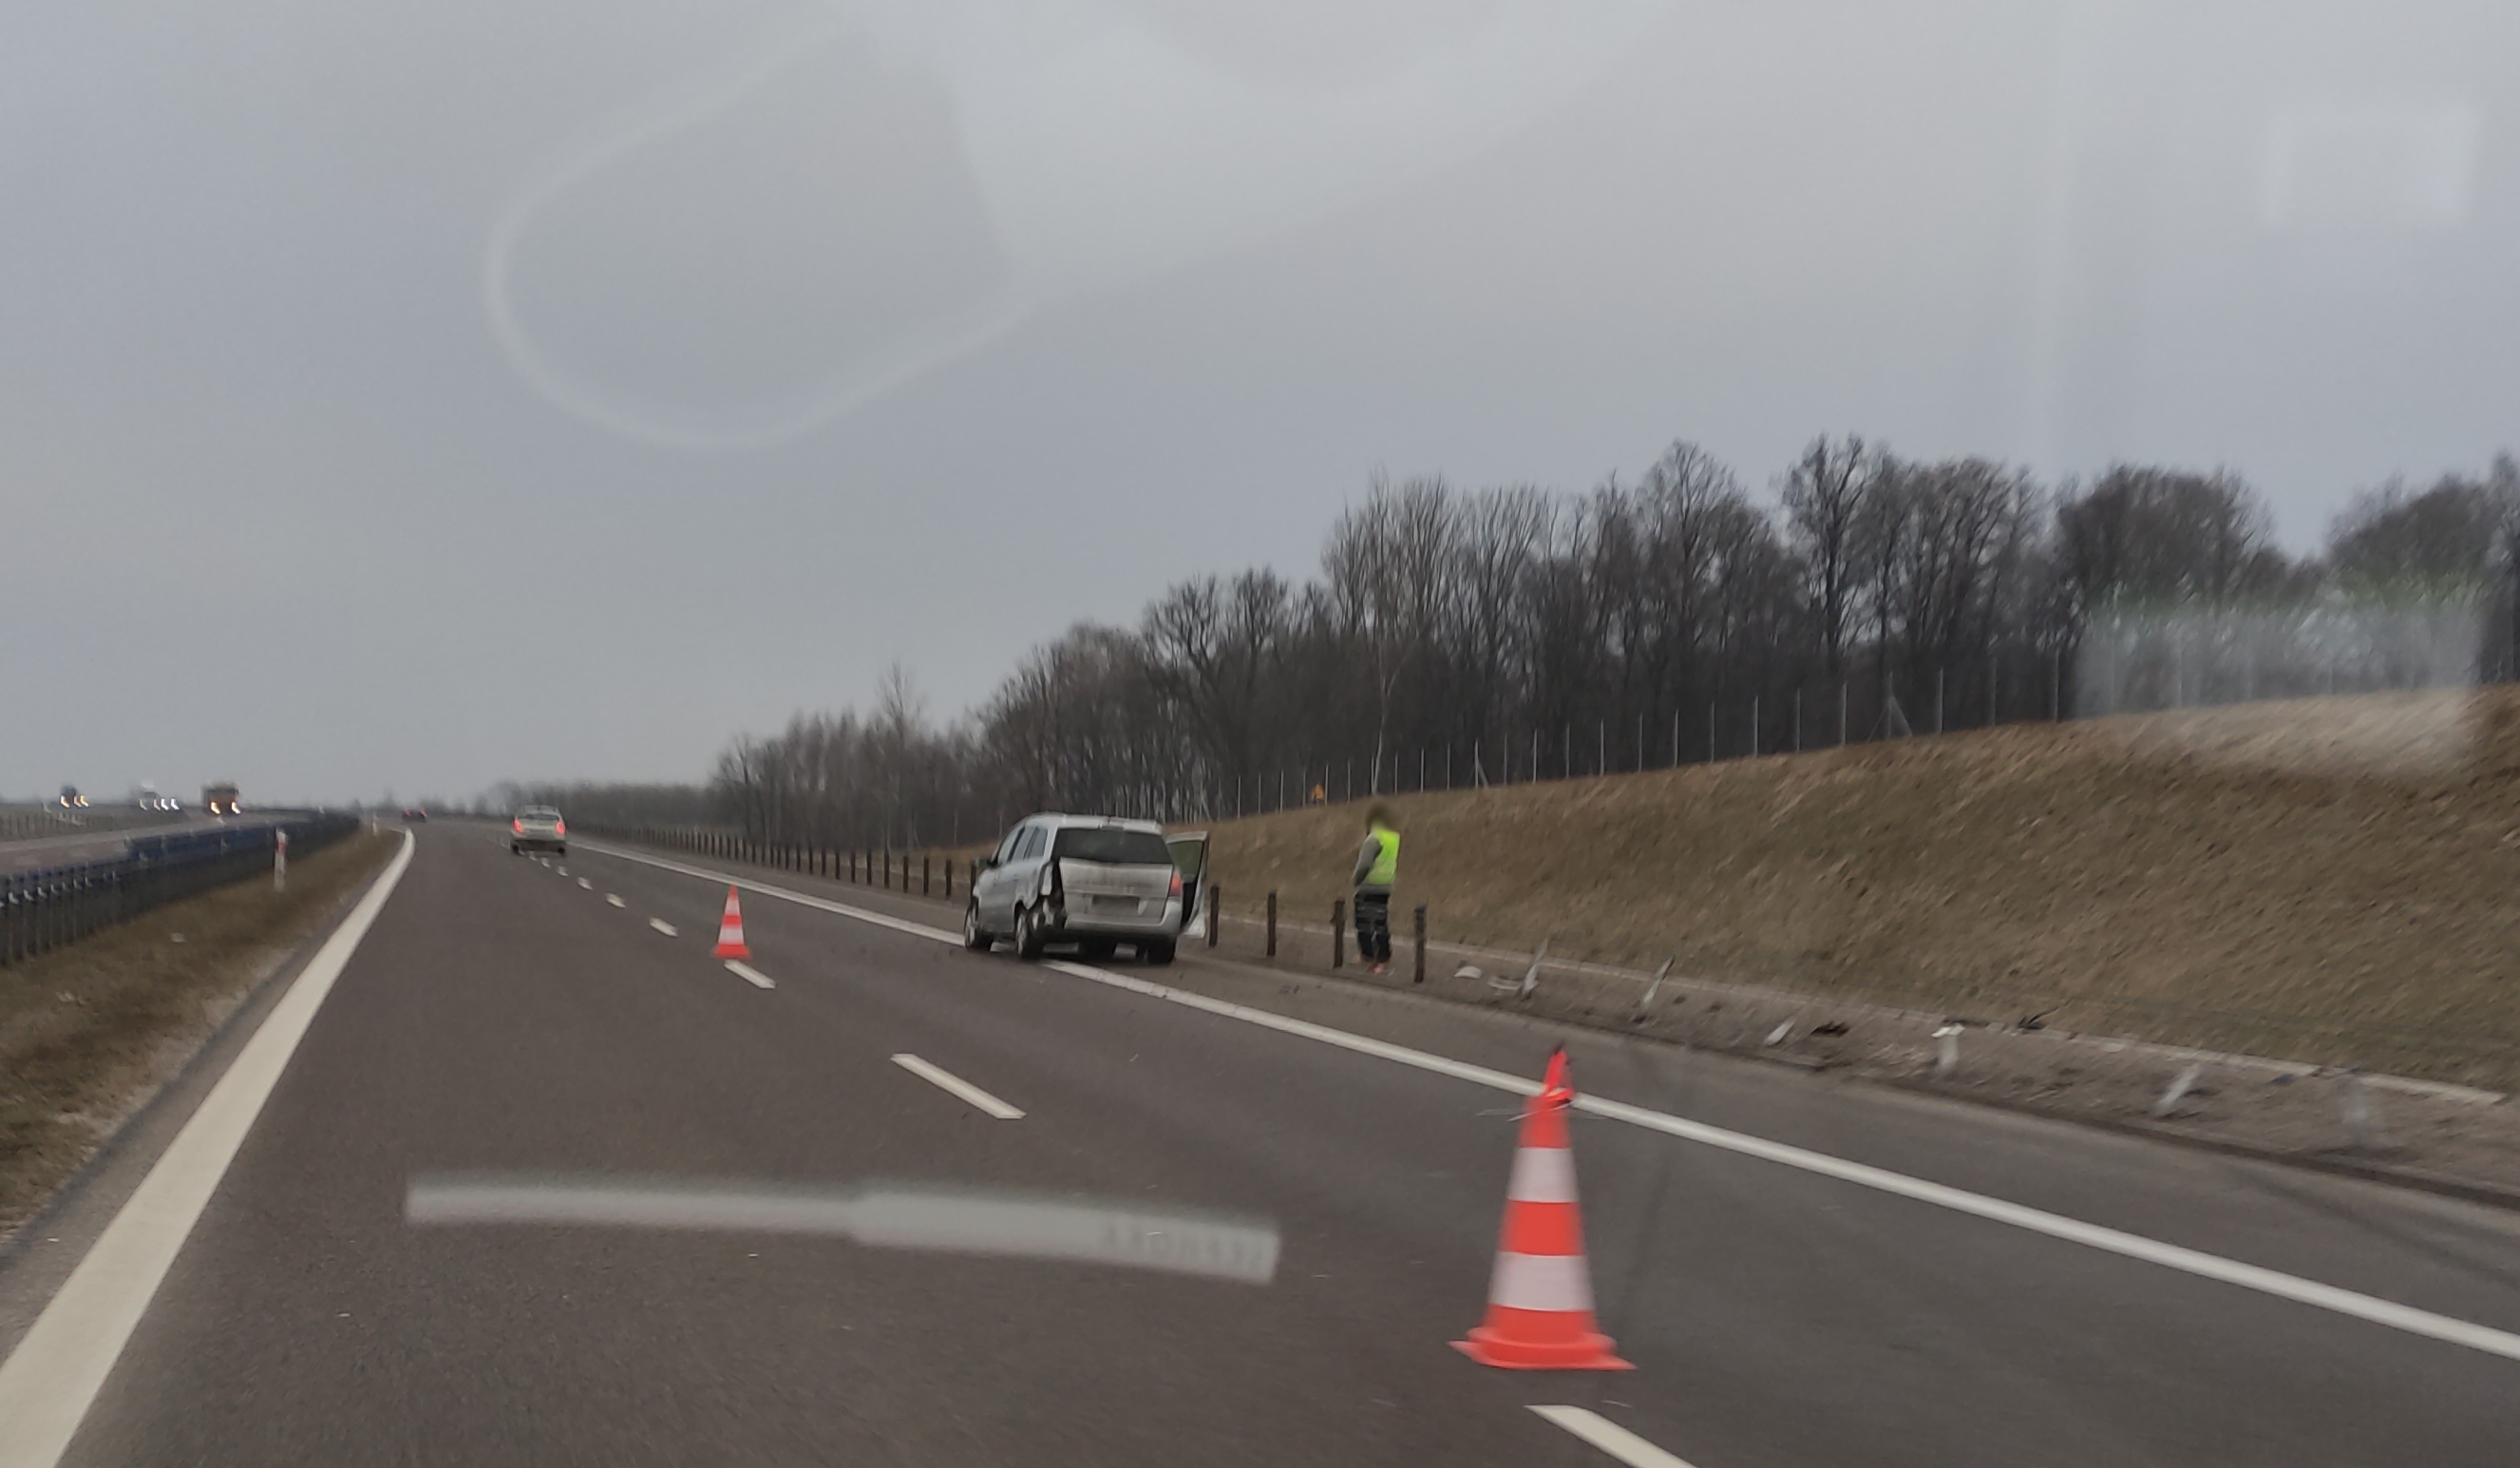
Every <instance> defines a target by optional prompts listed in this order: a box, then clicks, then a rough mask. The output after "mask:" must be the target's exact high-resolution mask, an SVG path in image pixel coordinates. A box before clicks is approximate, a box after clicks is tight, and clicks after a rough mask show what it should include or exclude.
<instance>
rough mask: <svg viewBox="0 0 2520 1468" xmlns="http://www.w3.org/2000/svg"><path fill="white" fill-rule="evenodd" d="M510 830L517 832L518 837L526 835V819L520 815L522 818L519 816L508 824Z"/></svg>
mask: <svg viewBox="0 0 2520 1468" xmlns="http://www.w3.org/2000/svg"><path fill="white" fill-rule="evenodd" d="M508 829H509V830H511V831H514V832H516V833H517V835H518V836H522V835H524V834H525V818H524V817H523V816H521V815H520V816H517V818H516V819H514V820H512V821H510V822H508Z"/></svg>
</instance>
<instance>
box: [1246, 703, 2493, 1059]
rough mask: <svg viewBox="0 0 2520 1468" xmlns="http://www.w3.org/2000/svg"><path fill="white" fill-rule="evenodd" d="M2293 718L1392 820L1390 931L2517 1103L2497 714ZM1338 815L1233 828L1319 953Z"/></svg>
mask: <svg viewBox="0 0 2520 1468" xmlns="http://www.w3.org/2000/svg"><path fill="white" fill-rule="evenodd" d="M2513 693H2514V691H2513V690H2510V689H2498V690H2492V691H2488V692H2485V693H2478V694H2469V693H2463V692H2462V693H2456V694H2431V695H2417V696H2388V697H2371V698H2357V699H2332V700H2306V701H2300V702H2294V703H2283V704H2261V705H2249V706H2241V707H2237V708H2231V709H2223V710H2211V711H2188V712H2181V713H2171V714H2159V715H2149V716H2139V717H2126V718H2116V719H2100V720H2093V721H2089V722H2085V723H2078V724H2067V725H2062V726H2051V725H2018V726H2012V727H2007V728H2001V729H1995V730H1989V731H1983V732H1976V733H1967V734H1956V735H1950V736H1946V737H1941V738H1924V739H1914V740H1908V741H1903V742H1898V743H1892V744H1880V745H1868V746H1861V747H1857V748H1852V749H1846V750H1832V751H1827V752H1823V753H1817V754H1809V755H1799V756H1776V757H1765V758H1758V759H1744V760H1736V761H1733V762H1730V763H1725V764H1717V765H1711V766H1700V767H1694V768H1687V769H1681V770H1674V771H1661V772H1654V773H1646V774H1639V775H1627V776H1612V777H1608V778H1602V779H1590V780H1574V781H1562V782H1553V783H1547V784H1540V785H1530V786H1511V787H1508V788H1505V789H1489V790H1483V791H1475V792H1454V793H1443V794H1427V795H1411V796H1403V797H1399V798H1397V799H1395V800H1394V802H1393V804H1394V806H1395V808H1396V810H1397V812H1398V815H1399V818H1400V822H1401V825H1402V827H1403V830H1404V832H1405V835H1406V845H1405V848H1404V849H1405V852H1406V858H1405V860H1404V861H1403V863H1402V873H1401V890H1400V893H1399V895H1398V896H1397V898H1396V899H1395V901H1394V904H1393V912H1394V922H1393V926H1394V928H1395V929H1402V930H1404V931H1405V926H1406V917H1405V914H1406V912H1407V909H1408V907H1409V906H1410V905H1411V904H1414V903H1418V902H1424V903H1427V904H1428V905H1429V907H1430V932H1431V936H1432V937H1434V938H1436V939H1438V940H1452V941H1460V942H1468V943H1476V944H1485V945H1494V946H1500V947H1508V948H1515V949H1528V948H1530V947H1531V946H1533V945H1535V944H1537V943H1539V942H1540V941H1542V940H1548V941H1549V943H1550V952H1551V954H1552V955H1553V956H1562V957H1567V958H1584V959H1592V960H1597V961H1602V962H1609V963H1618V964H1627V965H1634V966H1638V967H1644V968H1650V967H1653V966H1655V965H1658V964H1659V963H1660V962H1661V961H1662V960H1663V959H1664V958H1665V957H1666V956H1670V955H1674V954H1676V955H1678V957H1679V960H1680V971H1681V972H1687V973H1694V974H1696V975H1697V976H1699V977H1704V978H1710V979H1731V980H1737V981H1746V982H1753V983H1765V984H1772V985H1777V986H1783V987H1787V988H1792V989H1796V990H1801V991H1806V992H1819V993H1826V994H1838V995H1847V996H1860V997H1863V998H1868V999H1875V1000H1880V1001H1883V1002H1889V1003H1898V1004H1910V1005H1915V1006H1917V1007H1922V1008H1930V1009H1940V1010H1945V1011H1948V1012H1953V1013H1959V1014H1966V1015H1972V1016H1980V1017H1984V1018H1987V1019H1991V1020H2010V1019H2016V1018H2018V1017H2020V1016H2022V1015H2026V1014H2031V1013H2036V1012H2039V1011H2043V1010H2048V1011H2053V1013H2052V1015H2051V1016H2050V1019H2049V1023H2051V1024H2053V1025H2055V1026H2056V1027H2058V1028H2060V1029H2067V1030H2079V1031H2094V1032H2108V1033H2123V1034H2130V1035H2139V1036H2142V1037H2145V1038H2152V1039H2160V1040H2167V1041H2172V1042H2178V1043H2188V1044H2200V1045H2208V1046H2214V1047H2220V1048H2228V1049H2239V1050H2248V1051H2253V1052H2257V1053H2262V1054H2274V1055H2280V1056H2285V1057H2289V1058H2294V1059H2302V1060H2312V1061H2318V1062H2326V1063H2355V1064H2363V1065H2369V1066H2372V1067H2374V1068H2379V1069H2387V1070H2393V1071H2398V1072H2402V1073H2407V1074H2414V1075H2423V1076H2431V1077H2435V1078H2443V1079H2451V1080H2460V1081H2466V1082H2470V1083H2477V1084H2486V1085H2494V1086H2501V1087H2509V1086H2513V1085H2515V1084H2520V698H2515V697H2514V696H2513ZM1362 825H1363V806H1362V804H1361V803H1351V804H1346V805H1339V806H1331V807H1328V808H1322V807H1315V808H1311V809H1306V810H1298V811H1287V812H1283V813H1281V814H1276V815H1271V816H1265V817H1258V818H1253V819H1246V820H1242V821H1233V822H1226V823H1223V824H1221V825H1219V826H1218V827H1217V828H1216V844H1215V856H1214V871H1215V880H1217V881H1219V882H1221V883H1223V884H1224V887H1225V889H1226V908H1227V911H1228V912H1229V914H1234V913H1245V914H1247V913H1250V912H1252V911H1254V910H1255V908H1256V905H1257V903H1258V901H1259V899H1260V896H1261V895H1262V894H1263V893H1264V892H1266V891H1268V890H1270V889H1273V888H1274V889H1276V890H1278V891H1279V893H1280V895H1281V902H1282V904H1283V911H1284V912H1285V913H1286V914H1287V915H1288V916H1290V917H1302V918H1306V919H1309V920H1311V921H1315V922H1319V921H1322V920H1324V919H1326V918H1327V916H1328V912H1329V906H1330V903H1331V901H1332V900H1333V899H1334V898H1337V897H1340V896H1344V895H1346V889H1345V884H1346V879H1347V874H1348V871H1349V864H1350V862H1351V860H1352V858H1353V853H1354V851H1355V849H1356V843H1357V841H1358V839H1359V838H1360V836H1361V834H1362Z"/></svg>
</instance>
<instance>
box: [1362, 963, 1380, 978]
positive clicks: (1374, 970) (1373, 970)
mask: <svg viewBox="0 0 2520 1468" xmlns="http://www.w3.org/2000/svg"><path fill="white" fill-rule="evenodd" d="M1366 972H1367V973H1369V974H1373V975H1375V976H1376V977H1379V976H1380V975H1381V973H1382V965H1381V964H1378V963H1376V964H1370V965H1368V966H1367V968H1366Z"/></svg>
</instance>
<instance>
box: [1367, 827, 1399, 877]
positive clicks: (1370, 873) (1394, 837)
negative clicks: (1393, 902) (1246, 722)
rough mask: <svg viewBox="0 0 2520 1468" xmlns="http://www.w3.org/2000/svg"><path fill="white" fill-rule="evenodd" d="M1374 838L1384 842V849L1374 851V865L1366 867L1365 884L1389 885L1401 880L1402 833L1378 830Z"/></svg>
mask: <svg viewBox="0 0 2520 1468" xmlns="http://www.w3.org/2000/svg"><path fill="white" fill-rule="evenodd" d="M1373 839H1374V840H1375V841H1377V842H1380V843H1381V844H1382V849H1381V850H1379V851H1377V852H1375V853H1374V857H1373V866H1371V867H1368V868H1367V869H1366V873H1365V885H1366V886H1368V887H1389V886H1390V885H1391V884H1392V883H1394V882H1396V881H1398V880H1400V833H1399V832H1397V831H1376V832H1374V833H1373Z"/></svg>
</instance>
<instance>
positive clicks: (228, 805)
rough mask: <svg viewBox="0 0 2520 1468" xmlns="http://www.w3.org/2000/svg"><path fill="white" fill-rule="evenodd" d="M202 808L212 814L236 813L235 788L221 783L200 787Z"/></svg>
mask: <svg viewBox="0 0 2520 1468" xmlns="http://www.w3.org/2000/svg"><path fill="white" fill-rule="evenodd" d="M202 808H203V810H206V811H208V812H209V813H210V814H212V815H234V814H236V813H237V788H236V787H235V786H233V785H229V784H226V783H224V782H223V783H221V784H217V785H204V786H203V787H202Z"/></svg>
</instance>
